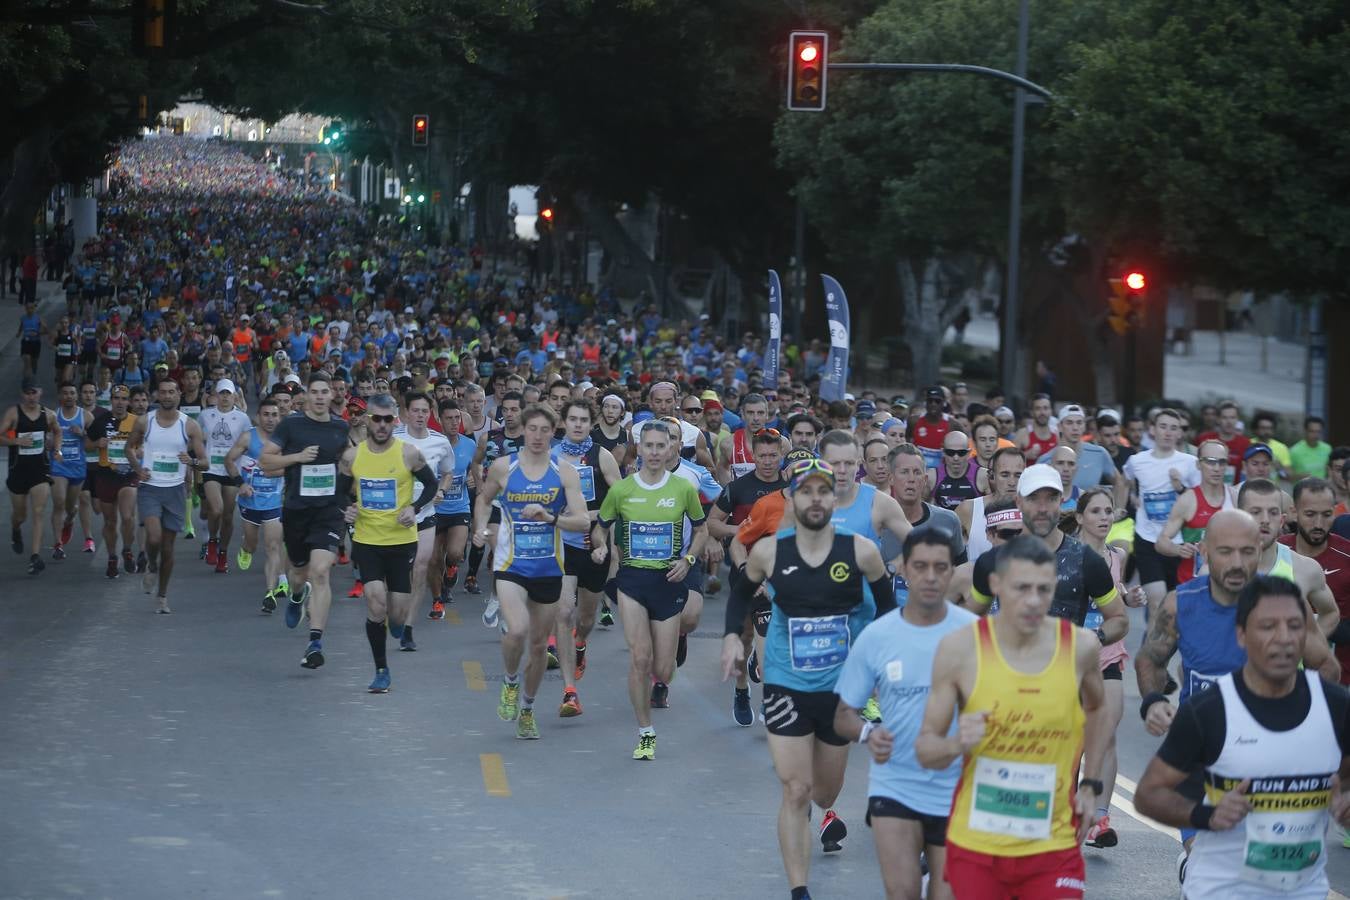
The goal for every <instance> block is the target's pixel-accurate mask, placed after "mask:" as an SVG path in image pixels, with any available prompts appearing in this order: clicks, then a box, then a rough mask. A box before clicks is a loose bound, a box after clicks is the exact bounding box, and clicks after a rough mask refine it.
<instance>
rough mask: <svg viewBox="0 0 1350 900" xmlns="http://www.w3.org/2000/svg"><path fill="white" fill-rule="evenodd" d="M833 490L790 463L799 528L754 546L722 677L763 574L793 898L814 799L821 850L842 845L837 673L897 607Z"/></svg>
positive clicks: (815, 470) (767, 689) (728, 630)
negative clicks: (838, 514)
mask: <svg viewBox="0 0 1350 900" xmlns="http://www.w3.org/2000/svg"><path fill="white" fill-rule="evenodd" d="M834 487H835V476H834V470H833V469H831V468H830V466H829V465H828V464H827V463H824V462H822V461H820V460H814V459H812V460H803V461H801V462H797V463H794V464H793V466H792V468H790V469H789V470H788V496H789V501H790V502H791V503H792V514H793V519H794V521H795V522H796V527H795V528H794V529H793V530H792V531H791V532H789V533H788V534H786V535H784V536H776V537H769V538H766V539H764V540H761V541H759V542H758V543H756V544H755V546H754V547H753V548H752V549H751V551H750V558H749V560H748V561H747V562H746V566H745V577H744V578H741V579H739V581H738V583H737V586H736V587H735V588H734V589H733V590H732V596H731V600H730V601H729V602H728V603H727V616H726V625H725V627H724V637H723V639H722V677H723V678H724V679H725V678H729V677H731V675H733V674H735V673H736V672H737V671H738V670H739V669H740V667H741V663H742V660H743V658H744V650H743V647H742V645H741V629H742V628H743V626H744V622H745V612H746V610H747V609H749V607H750V603H751V598H752V597H753V595H754V593H755V591H756V590H757V589H758V588H759V585H760V584H761V583H762V582H764V581H768V582H769V585H770V587H771V588H772V591H773V598H772V599H773V615H772V617H771V619H770V621H769V634H768V636H767V637H766V639H765V646H764V700H765V705H766V714H765V725H766V727H767V728H768V732H769V753H770V754H771V756H772V757H773V763H774V771H775V772H777V773H778V777H779V780H780V781H781V782H782V786H783V800H782V806H781V808H780V809H779V814H778V821H779V823H780V827H779V848H780V850H781V851H782V854H783V867H784V869H785V870H786V872H787V877H788V885H789V886H790V887H791V888H792V891H793V896H794V897H797V896H807V894H806V879H807V873H808V870H809V868H810V847H809V846H808V845H807V842H806V840H805V838H806V835H807V823H808V821H809V819H810V809H811V803H812V801H814V802H815V803H816V805H818V806H819V807H820V808H821V809H822V810H823V811H824V818H823V819H822V820H821V827H820V834H819V837H820V842H821V844H822V846H823V848H824V850H825V852H827V853H830V852H836V851H838V850H839V849H841V848H840V846H839V842H840V841H841V840H842V839H843V838H844V837H845V836H846V835H847V834H848V829H847V828H846V827H845V826H844V822H843V820H842V819H840V818H839V817H838V816H837V815H835V813H834V811H833V810H832V809H831V807H832V806H833V805H834V802H835V800H836V799H838V796H839V791H840V790H841V789H842V788H843V785H844V768H845V766H846V765H847V763H848V741H847V740H846V739H844V738H842V737H840V736H839V734H838V733H837V732H836V731H835V730H834V715H835V710H836V708H837V705H838V698H837V697H836V696H835V694H834V683H835V679H836V678H837V677H838V675H839V670H840V668H841V667H842V666H843V663H844V659H845V658H846V657H847V655H848V648H849V647H850V646H851V644H852V641H853V639H854V638H855V637H856V636H857V634H858V633H859V632H860V631H862V629H863V627H864V626H865V625H867V623H869V622H871V621H872V619H873V618H874V616H875V615H876V614H877V612H878V611H889V610H890V609H893V608H894V607H895V594H894V591H893V590H892V589H891V579H890V575H889V573H888V572H887V571H886V564H885V563H884V562H882V559H881V551H880V550H878V549H877V545H876V544H875V543H874V542H872V541H871V540H869V539H867V538H865V537H862V536H860V535H855V534H851V533H843V534H841V533H839V532H838V531H837V530H836V529H835V527H834V525H833V524H832V523H831V519H832V517H833V516H834V508H835V489H834ZM865 588H870V590H871V595H872V597H874V598H875V599H876V601H877V602H876V603H874V602H872V601H870V600H869V598H868V597H867V592H866V590H865ZM803 785H804V786H806V789H805V790H802V786H803Z"/></svg>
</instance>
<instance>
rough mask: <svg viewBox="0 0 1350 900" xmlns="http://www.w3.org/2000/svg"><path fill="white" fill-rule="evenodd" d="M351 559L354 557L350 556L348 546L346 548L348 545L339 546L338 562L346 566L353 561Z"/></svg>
mask: <svg viewBox="0 0 1350 900" xmlns="http://www.w3.org/2000/svg"><path fill="white" fill-rule="evenodd" d="M351 561H352V558H351V557H350V556H348V555H347V548H346V547H339V548H338V557H337V564H338V565H339V566H345V565H349V564H350V563H351Z"/></svg>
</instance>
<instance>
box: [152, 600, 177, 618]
mask: <svg viewBox="0 0 1350 900" xmlns="http://www.w3.org/2000/svg"><path fill="white" fill-rule="evenodd" d="M155 612H157V613H159V614H160V615H161V616H167V615H168V614H169V613H171V612H173V610H171V609H169V598H168V597H160V598H159V605H158V606H156V607H155Z"/></svg>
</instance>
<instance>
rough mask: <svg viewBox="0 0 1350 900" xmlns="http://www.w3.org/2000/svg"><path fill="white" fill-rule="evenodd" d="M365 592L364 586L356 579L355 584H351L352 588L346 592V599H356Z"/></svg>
mask: <svg viewBox="0 0 1350 900" xmlns="http://www.w3.org/2000/svg"><path fill="white" fill-rule="evenodd" d="M365 592H366V586H365V585H364V584H362V583H361V582H360V581H357V582H356V584H354V585H352V589H351V590H350V591H348V592H347V599H349V600H356V599H357V598H359V597H360V596H361V595H362V594H364V593H365Z"/></svg>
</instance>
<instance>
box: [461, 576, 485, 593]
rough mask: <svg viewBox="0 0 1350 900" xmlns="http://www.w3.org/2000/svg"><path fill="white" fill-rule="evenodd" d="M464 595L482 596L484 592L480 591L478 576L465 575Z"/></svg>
mask: <svg viewBox="0 0 1350 900" xmlns="http://www.w3.org/2000/svg"><path fill="white" fill-rule="evenodd" d="M464 593H466V594H481V593H482V591H480V590H479V589H478V576H477V575H465V576H464Z"/></svg>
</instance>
